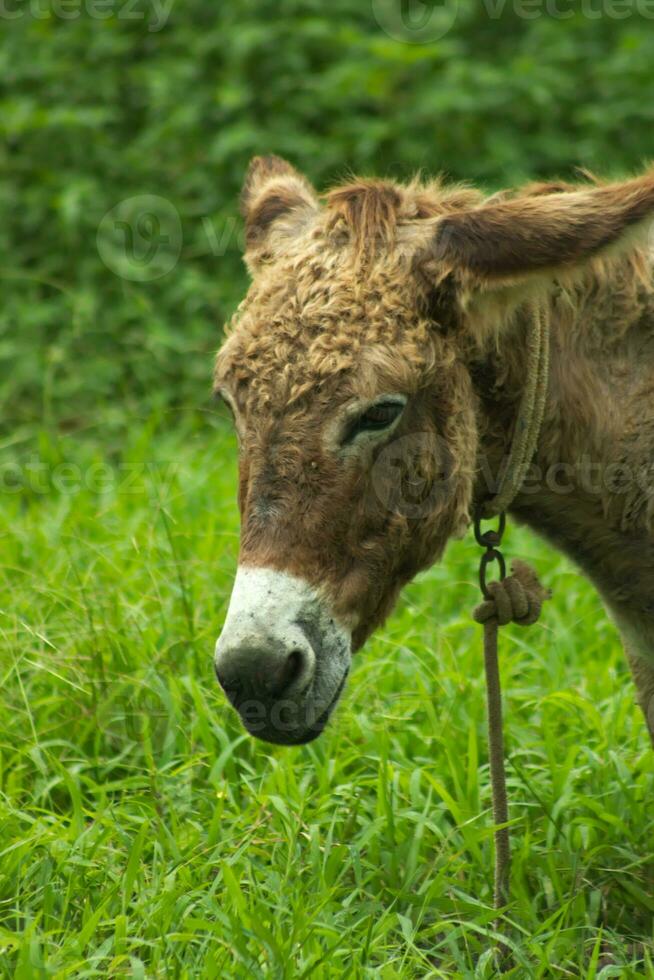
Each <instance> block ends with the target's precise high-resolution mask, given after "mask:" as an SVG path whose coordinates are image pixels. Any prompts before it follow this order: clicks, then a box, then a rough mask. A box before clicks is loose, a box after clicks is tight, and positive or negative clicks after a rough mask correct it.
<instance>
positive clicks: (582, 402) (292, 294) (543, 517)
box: [216, 158, 654, 696]
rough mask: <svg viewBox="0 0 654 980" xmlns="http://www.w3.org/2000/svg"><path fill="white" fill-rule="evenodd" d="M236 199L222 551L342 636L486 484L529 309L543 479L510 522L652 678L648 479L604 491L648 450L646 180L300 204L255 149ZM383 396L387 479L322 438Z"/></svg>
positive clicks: (381, 611)
mask: <svg viewBox="0 0 654 980" xmlns="http://www.w3.org/2000/svg"><path fill="white" fill-rule="evenodd" d="M243 207H244V213H245V219H246V228H247V243H248V247H247V252H246V261H247V263H248V266H249V268H250V269H251V271H252V273H253V282H252V285H251V287H250V290H249V292H248V294H247V296H246V298H245V300H244V301H243V303H242V304H241V306H240V308H239V310H238V311H237V313H236V315H235V317H234V318H233V321H232V323H231V325H230V327H229V329H228V337H227V340H226V342H225V344H224V347H223V349H222V350H221V352H220V354H219V356H218V359H217V364H216V388H217V389H218V390H219V391H222V392H224V393H225V394H226V396H227V397H228V399H229V400H230V402H231V403H232V405H233V407H234V410H235V412H236V415H237V419H238V426H239V430H240V439H241V462H240V467H241V477H240V507H241V514H242V525H243V531H242V541H241V555H242V560H244V561H246V562H247V563H248V564H252V565H258V564H259V565H266V566H270V567H273V568H278V569H282V570H288V571H291V572H295V573H296V574H298V575H301V576H302V577H303V578H305V579H307V580H308V581H309V582H312V583H314V584H315V585H318V586H319V587H320V588H321V589H322V590H323V591H324V592H325V593H327V594H328V595H329V596H330V598H331V600H332V601H333V604H334V609H335V611H336V613H337V614H338V615H339V616H341V617H342V618H343V619H344V621H351V622H352V623H353V624H356V625H355V627H354V643H355V645H360V644H361V643H362V642H363V641H364V640H365V638H366V636H368V635H369V633H370V632H371V631H372V630H373V629H374V628H375V626H376V625H378V623H379V622H381V621H382V619H383V618H384V616H385V615H387V613H388V612H389V610H390V608H391V607H392V604H393V601H394V599H395V596H396V595H397V592H398V590H399V589H400V588H401V586H402V585H403V584H404V583H405V582H406V581H407V580H408V579H410V578H411V577H412V576H413V575H414V574H415V573H416V571H417V570H418V569H420V568H424V567H425V566H427V565H429V564H430V563H432V562H433V561H435V560H437V559H438V557H439V556H440V555H441V553H442V551H443V549H444V547H445V545H446V543H447V541H448V539H449V538H450V537H451V536H452V535H453V534H457V533H460V532H461V530H462V529H463V528H464V527H465V525H466V523H467V522H468V521H469V517H470V511H471V507H472V505H473V502H474V501H475V500H478V499H480V498H481V497H482V496H483V495H484V494H485V493H487V492H489V489H490V488H489V487H488V485H487V484H488V481H487V477H488V474H496V473H497V470H498V467H499V465H500V463H501V460H502V457H503V455H504V454H505V453H506V450H507V446H508V442H509V436H510V431H511V427H512V424H513V421H514V419H515V412H516V406H517V405H518V404H519V400H520V396H521V392H522V386H523V383H524V373H525V331H526V329H527V326H528V318H527V315H526V312H525V311H526V309H527V301H529V302H534V301H535V302H539V303H541V304H542V305H543V308H544V309H545V310H546V311H547V313H548V316H549V319H550V323H551V333H552V348H553V353H552V368H551V377H550V383H549V393H548V401H547V407H546V412H545V420H544V423H543V429H542V434H541V439H540V443H539V447H538V451H537V453H536V456H535V459H534V472H535V473H536V474H537V473H538V472H540V477H538V478H536V479H535V480H534V486H533V487H530V488H525V489H524V490H523V493H522V494H521V495H520V496H519V497H518V498H517V500H516V501H515V505H514V508H513V509H514V513H515V515H516V516H517V517H518V518H520V519H522V520H524V521H525V522H526V523H528V524H530V525H531V526H532V527H534V528H535V529H536V530H537V531H539V532H540V533H541V534H544V535H545V536H546V537H548V538H549V539H550V540H552V541H553V542H554V543H555V544H556V545H557V546H559V547H560V548H562V549H563V550H564V551H566V552H567V553H568V554H571V555H572V556H573V557H574V558H575V559H576V560H577V561H578V562H579V564H580V565H581V566H582V567H583V568H584V570H585V571H586V572H587V574H589V575H590V577H591V578H592V579H593V580H594V581H595V582H596V583H597V585H598V587H599V589H600V591H601V592H602V594H603V595H604V597H605V599H606V600H607V604H608V605H609V606H610V608H611V609H612V611H613V612H614V614H615V615H616V618H617V619H618V621H619V623H620V625H621V628H622V629H623V632H625V634H626V633H628V632H629V631H630V629H631V627H630V626H629V625H628V624H633V629H632V630H631V632H632V633H635V635H637V636H639V637H641V640H642V642H640V644H639V645H638V644H636V645H637V646H638V652H637V656H638V657H639V658H640V660H643V661H644V660H646V659H647V658H649V659H650V660H651V662H652V664H653V665H654V590H653V586H652V583H653V582H654V537H653V531H652V525H653V521H654V503H653V500H654V476H653V475H652V473H651V472H650V474H649V477H648V478H647V479H646V481H645V484H644V485H641V484H640V483H638V482H637V481H635V479H632V480H631V482H630V483H629V485H628V486H627V487H626V489H620V490H616V488H615V487H614V486H612V485H611V484H610V481H608V482H607V478H606V477H607V473H608V472H609V471H610V470H611V468H612V467H613V468H615V467H617V468H619V467H622V468H623V469H624V468H625V467H631V469H632V470H633V471H634V472H635V471H636V470H639V469H643V468H645V469H646V468H647V466H649V465H650V464H651V460H652V458H653V457H654V418H653V416H654V412H653V410H652V405H653V401H654V286H653V274H652V257H651V255H650V252H649V251H648V249H647V248H646V247H645V245H643V244H642V241H643V234H644V232H643V229H644V228H645V227H646V223H647V221H648V220H649V219H650V218H651V216H652V215H653V214H654V173H652V172H648V173H646V174H645V175H644V176H642V177H639V178H636V179H634V180H631V181H625V182H623V183H613V184H601V183H596V184H593V185H589V184H588V183H586V184H584V185H581V186H580V187H579V188H577V187H574V186H572V185H562V184H556V185H529V186H527V187H526V188H523V189H518V190H517V191H514V192H511V193H505V194H503V195H501V196H495V197H493V198H489V199H488V200H486V201H485V200H484V199H483V197H482V195H480V194H479V193H478V192H477V191H475V190H472V189H470V188H466V187H458V186H456V187H447V186H445V185H443V184H442V183H441V182H440V181H431V182H422V181H419V180H414V181H412V182H411V183H409V184H407V185H401V184H397V183H393V182H390V181H376V180H370V179H355V180H353V181H350V182H349V183H347V184H345V185H343V186H340V187H337V188H334V189H332V190H331V191H330V192H329V193H328V194H327V195H326V197H325V199H324V201H323V202H322V204H321V202H320V199H319V197H318V195H317V194H316V193H315V192H314V191H313V189H312V188H311V186H310V185H309V183H308V181H306V179H305V178H304V177H302V176H301V175H300V174H298V173H297V172H296V171H295V170H294V169H293V168H292V167H291V166H290V165H289V164H287V163H285V162H284V161H281V160H279V159H278V158H257V160H255V161H254V162H253V164H252V165H251V168H250V172H249V174H248V178H247V181H246V187H245V190H244V195H243ZM389 392H390V393H393V392H397V393H401V394H402V395H404V396H405V397H406V398H407V400H408V401H407V408H406V410H405V412H404V415H403V417H402V419H401V422H400V424H399V427H398V428H397V429H396V430H395V431H394V432H393V437H392V439H393V442H392V443H391V446H396V447H400V448H399V449H398V450H397V453H398V454H399V457H398V458H396V459H395V460H394V462H393V466H396V467H397V471H395V470H393V469H392V466H391V469H390V470H389V469H388V467H389V466H390V465H391V464H390V463H389V461H388V460H387V459H386V456H385V453H386V447H385V444H384V443H383V441H382V442H379V443H378V444H376V445H375V446H374V447H373V448H371V449H370V451H366V452H365V453H364V452H359V453H358V454H357V453H356V452H349V451H346V449H345V448H343V446H342V445H341V444H340V443H339V442H338V440H336V439H335V436H334V431H333V430H334V426H335V425H336V420H337V419H339V418H340V417H341V416H342V414H343V413H344V412H346V411H347V410H348V406H349V405H350V404H352V403H354V402H357V403H365V402H366V400H371V399H373V398H375V397H377V396H379V395H380V394H384V393H389ZM417 434H422V435H421V436H420V438H417ZM588 465H591V466H593V467H595V468H596V469H597V470H598V471H599V473H600V475H601V479H600V485H599V486H598V487H597V488H593V487H589V486H588V485H587V481H586V474H585V473H584V467H587V466H588ZM557 467H558V468H559V469H560V468H561V467H563V469H564V471H565V473H566V479H567V481H568V484H566V488H565V490H562V489H561V487H560V485H559V484H560V479H559V478H558V477H553V476H552V474H553V473H554V472H555V470H556V468H557ZM402 474H404V475H406V474H408V479H409V483H411V484H412V486H417V485H419V486H420V488H421V489H420V492H421V494H422V498H421V499H422V501H423V505H422V506H421V507H419V508H417V511H416V510H415V509H414V510H413V511H411V513H408V512H406V508H405V510H404V511H403V510H402V508H401V507H400V508H399V509H398V508H396V507H395V508H394V507H393V506H391V507H389V494H391V490H392V484H393V481H394V480H395V481H396V482H397V480H400V479H402V478H403V476H402ZM548 474H549V476H548ZM557 480H558V483H557ZM380 487H381V490H380ZM391 496H392V494H391ZM409 510H411V509H410V508H409ZM625 624H627V625H625ZM643 624H645V625H643ZM648 624H649V625H648ZM630 648H631V650H632V651H633V649H634V642H633V638H632V640H630ZM637 674H638V672H637ZM642 674H643V672H642V671H640V674H638V676H642ZM647 683H648V684H649V683H650V681H648V682H647ZM643 696H644V695H643ZM648 696H649V695H648Z"/></svg>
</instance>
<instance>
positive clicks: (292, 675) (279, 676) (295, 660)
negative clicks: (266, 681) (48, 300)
mask: <svg viewBox="0 0 654 980" xmlns="http://www.w3.org/2000/svg"><path fill="white" fill-rule="evenodd" d="M304 660H305V658H304V654H303V652H302V651H301V650H291V652H290V653H289V654H288V656H287V657H286V660H285V661H284V663H283V665H282V666H281V667H280V669H279V670H278V671H277V672H276V673H275V675H274V677H273V678H272V683H271V685H270V686H271V688H272V690H271V692H270V693H271V694H272V695H273V696H279V695H280V694H283V693H284V691H286V690H288V688H289V687H290V686H291V684H293V682H294V681H296V680H297V679H298V677H299V676H300V674H301V673H302V669H303V667H304Z"/></svg>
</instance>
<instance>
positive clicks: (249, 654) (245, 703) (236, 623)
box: [214, 567, 350, 745]
mask: <svg viewBox="0 0 654 980" xmlns="http://www.w3.org/2000/svg"><path fill="white" fill-rule="evenodd" d="M214 663H215V670H216V676H217V678H218V681H219V683H220V685H221V687H222V688H223V690H224V692H225V694H226V695H227V698H228V699H229V701H230V703H231V704H232V705H233V707H234V708H236V710H237V711H238V713H239V716H240V718H241V720H242V722H243V724H244V725H245V727H246V729H247V730H248V731H249V732H250V733H251V734H252V735H256V736H257V737H258V738H261V739H263V740H264V741H267V742H275V743H278V744H281V745H299V744H302V743H304V742H309V741H311V740H312V739H314V738H316V737H317V736H318V735H319V734H320V732H321V731H322V730H323V728H324V727H325V725H326V723H327V721H328V719H329V716H330V714H331V712H332V710H333V708H334V706H335V705H336V702H337V701H338V698H339V696H340V694H341V691H342V690H343V687H344V685H345V680H346V678H347V674H348V671H349V665H350V636H349V634H348V633H347V631H346V630H344V629H343V628H342V627H341V626H339V625H338V624H337V622H336V621H335V619H334V618H333V617H332V616H331V614H330V610H329V607H328V604H327V603H326V601H325V600H324V599H323V598H322V597H321V596H319V595H318V593H317V592H316V591H315V590H314V589H313V588H311V586H309V585H308V584H307V583H306V582H304V581H303V580H302V579H300V578H297V577H296V576H293V575H289V574H288V573H286V572H279V571H275V570H274V569H268V568H250V567H241V568H239V570H238V572H237V575H236V580H235V582H234V589H233V592H232V597H231V601H230V604H229V610H228V612H227V618H226V620H225V625H224V627H223V631H222V633H221V634H220V637H219V639H218V642H217V644H216V655H215V662H214Z"/></svg>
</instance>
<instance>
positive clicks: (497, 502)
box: [473, 304, 550, 955]
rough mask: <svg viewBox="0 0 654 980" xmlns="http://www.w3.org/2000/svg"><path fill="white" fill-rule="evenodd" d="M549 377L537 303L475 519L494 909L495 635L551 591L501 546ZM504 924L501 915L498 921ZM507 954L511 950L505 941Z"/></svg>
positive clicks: (500, 856) (500, 785)
mask: <svg viewBox="0 0 654 980" xmlns="http://www.w3.org/2000/svg"><path fill="white" fill-rule="evenodd" d="M548 377H549V329H548V324H547V321H546V318H545V314H544V312H543V311H542V310H541V309H540V308H539V307H538V305H536V304H534V306H533V309H532V319H531V330H530V332H529V336H528V340H527V380H526V382H525V388H524V392H523V396H522V401H521V404H520V410H519V412H518V417H517V419H516V423H515V429H514V433H513V439H512V443H511V448H510V450H509V458H508V460H507V465H506V467H505V469H504V473H503V474H502V477H501V479H500V484H499V487H498V489H497V491H496V493H495V494H494V496H492V497H491V498H490V499H488V500H486V501H484V502H483V503H482V504H481V506H480V508H479V510H478V513H477V517H476V520H475V537H476V539H477V542H478V544H480V545H481V546H482V547H484V548H486V551H485V553H484V554H483V555H482V558H481V563H480V568H479V584H480V587H481V591H482V594H483V596H484V601H483V602H482V603H480V605H478V606H477V608H476V609H475V611H474V613H473V618H474V619H475V621H476V622H478V623H481V624H482V625H483V627H484V670H485V674H486V704H487V713H488V751H489V762H490V776H491V790H492V797H493V823H494V825H495V831H494V840H495V887H494V906H495V909H497V910H498V911H499V909H501V908H503V907H504V906H505V905H506V904H507V902H508V899H509V876H510V870H511V851H510V843H509V828H508V820H509V807H508V800H507V795H506V774H505V771H504V737H503V734H502V690H501V686H500V672H499V665H498V658H497V634H498V630H499V627H500V626H504V625H506V624H507V623H518V624H519V625H520V626H529V625H530V624H531V623H535V622H536V620H537V619H538V617H539V616H540V611H541V607H542V605H543V602H544V601H545V599H547V598H549V596H550V593H549V592H548V590H546V589H544V588H543V586H542V585H541V584H540V582H539V581H538V577H537V575H536V573H535V572H534V570H533V569H532V568H530V567H529V565H527V564H526V563H525V562H521V561H515V562H513V563H512V566H511V575H510V576H509V577H508V578H506V577H505V566H504V558H503V556H502V553H501V552H500V551H499V550H498V546H499V545H500V543H501V541H502V535H503V533H504V528H505V524H506V516H505V514H506V510H507V509H508V508H509V507H510V506H511V504H512V503H513V501H514V500H515V498H516V496H517V495H518V493H519V491H520V488H521V487H522V484H523V482H524V480H525V477H526V475H527V471H528V469H529V466H530V464H531V461H532V459H533V456H534V453H535V451H536V447H537V445H538V438H539V435H540V430H541V425H542V421H543V414H544V411H545V401H546V397H547V382H548ZM497 516H499V519H500V523H499V527H498V529H497V530H494V531H493V530H491V531H486V532H484V533H482V531H481V521H482V519H487V518H491V517H497ZM494 561H496V562H497V563H498V565H499V570H500V581H497V582H491V583H489V584H488V585H487V584H486V569H487V567H488V565H489V564H490V563H491V562H494ZM495 928H496V930H497V931H500V929H501V923H500V921H499V919H498V920H497V922H496V923H495ZM501 951H502V952H503V954H504V955H506V954H507V952H508V950H507V947H506V945H505V944H501Z"/></svg>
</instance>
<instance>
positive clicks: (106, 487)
mask: <svg viewBox="0 0 654 980" xmlns="http://www.w3.org/2000/svg"><path fill="white" fill-rule="evenodd" d="M16 438H17V441H18V440H23V442H22V443H21V444H20V445H18V446H14V447H13V449H10V451H11V452H19V456H17V457H16V458H17V459H18V458H19V459H21V460H22V463H21V467H20V468H13V469H12V468H9V469H6V470H5V471H4V472H3V490H4V492H3V493H1V494H0V569H1V571H0V642H1V643H2V651H3V652H2V658H1V661H0V667H1V677H2V718H3V724H2V735H1V736H0V785H1V789H2V795H1V797H0V973H1V975H2V976H3V977H4V976H7V977H9V976H14V977H17V978H21V980H32V978H40V977H61V978H63V977H75V978H82V977H108V976H109V977H116V976H132V977H136V978H138V977H188V978H195V977H203V978H204V977H207V978H209V977H211V978H213V977H215V978H222V977H228V978H230V977H237V978H240V977H243V978H249V977H254V978H257V977H266V978H269V977H272V978H279V980H282V978H284V980H286V978H289V980H290V978H296V980H300V978H303V980H304V978H309V977H311V978H315V980H320V978H327V977H329V978H332V977H335V978H340V977H352V978H368V977H369V978H382V980H390V978H396V977H398V978H412V977H416V978H418V977H419V978H425V977H447V978H451V977H480V978H483V977H490V976H492V975H494V972H493V964H492V960H491V955H490V940H489V929H491V928H492V926H491V922H492V919H493V914H492V911H491V910H490V907H489V903H490V901H491V887H492V849H491V830H490V815H489V803H490V800H489V782H488V770H487V754H486V743H485V710H484V687H483V678H482V671H481V649H480V637H479V633H478V628H477V627H475V626H474V625H473V624H472V623H471V620H470V610H471V608H472V607H473V606H474V605H475V603H476V601H477V591H476V584H475V579H476V567H477V549H476V546H475V545H474V542H473V541H472V538H471V537H470V538H468V539H466V540H465V541H463V542H459V543H457V544H456V545H455V546H453V547H452V548H451V549H450V551H449V552H448V557H447V561H446V562H445V563H444V564H443V565H442V566H440V567H438V568H434V569H432V570H431V571H430V572H428V573H426V574H424V575H423V576H421V578H420V579H419V581H417V582H415V583H414V584H413V585H412V586H411V587H410V588H408V589H407V590H406V592H405V594H404V596H403V598H402V601H401V603H400V605H399V607H398V609H397V610H396V612H395V615H394V616H393V617H392V619H391V620H390V621H389V622H388V623H387V625H386V627H385V628H384V629H383V630H382V631H381V632H380V633H379V634H378V635H377V636H376V637H375V638H373V640H372V641H370V642H369V643H368V644H367V646H366V648H365V650H364V651H363V652H362V653H361V654H359V655H357V658H356V662H355V668H354V670H353V673H352V677H351V681H350V684H349V689H348V690H347V692H346V696H345V698H344V701H343V704H342V706H341V708H340V709H339V711H338V713H337V716H336V718H335V719H334V720H333V722H332V724H331V725H330V727H329V729H328V731H327V732H326V734H325V735H324V736H323V737H322V738H321V739H319V740H318V741H317V742H315V743H313V744H311V745H309V746H307V747H304V748H298V749H282V748H273V747H269V746H265V745H263V744H259V743H256V742H254V741H253V740H251V739H250V738H249V737H246V736H245V735H244V734H243V731H242V730H241V728H240V727H239V724H238V722H237V720H236V719H235V716H234V715H233V713H232V712H231V710H230V709H229V708H228V707H227V706H226V703H225V702H224V700H223V698H222V697H221V695H220V691H219V689H218V687H217V684H216V682H215V680H214V676H213V669H212V651H213V645H214V641H215V638H216V636H217V634H218V632H219V629H220V626H221V622H222V619H223V616H224V612H225V609H226V603H227V599H228V596H229V591H230V585H231V578H232V575H233V572H234V567H235V561H236V554H237V544H238V520H237V513H236V507H235V503H234V488H235V479H236V464H235V447H234V441H233V438H232V436H231V433H230V432H229V429H228V426H227V423H226V422H225V420H224V419H223V418H222V416H214V415H212V414H210V413H209V414H193V413H191V412H186V413H185V412H181V413H177V414H174V415H165V416H159V417H156V418H151V419H140V420H137V419H135V420H133V421H131V422H130V423H129V424H128V425H126V426H125V428H124V430H123V431H122V434H121V435H120V437H118V436H117V435H116V431H115V430H112V432H111V433H110V434H107V433H104V432H103V431H101V430H95V431H93V432H90V433H85V434H77V435H76V436H75V437H74V438H73V436H69V437H62V436H59V437H57V438H56V439H55V438H54V437H53V436H52V434H51V433H50V432H49V431H48V430H47V429H44V430H43V431H39V432H34V431H26V432H23V433H22V434H21V433H19V435H18V436H17V437H16ZM101 446H105V447H106V449H104V450H103V451H102V453H101V452H100V449H99V447H101ZM5 448H8V447H5ZM506 550H507V553H508V554H509V555H512V556H516V555H522V556H525V557H528V558H529V559H532V560H534V561H535V562H536V564H537V566H538V568H539V571H540V572H541V573H542V577H543V579H544V581H545V582H546V583H547V584H548V585H551V586H552V587H553V588H554V590H555V597H554V600H553V601H552V602H551V603H549V604H548V606H547V607H546V611H545V613H544V615H543V618H542V620H541V623H540V624H539V625H538V626H536V627H533V628H531V629H530V630H529V631H520V630H518V629H513V630H508V631H506V632H505V634H504V639H503V643H502V651H501V657H502V672H503V680H504V685H505V697H506V715H507V717H506V738H507V749H508V756H509V761H508V773H509V783H510V795H511V814H512V819H513V847H514V865H513V886H512V887H513V904H512V907H511V909H510V912H509V917H510V919H511V921H512V922H513V924H514V928H513V932H512V935H513V939H512V942H513V943H514V946H515V960H516V966H515V968H514V970H513V973H512V975H513V976H515V977H520V978H522V977H575V978H577V977H583V978H592V977H624V978H628V977H643V976H645V977H654V966H653V964H654V933H653V925H652V922H653V919H654V857H653V855H652V851H653V849H654V848H653V842H654V754H653V753H652V752H651V751H650V750H649V743H648V739H647V736H646V732H645V729H644V725H643V722H642V719H641V717H640V715H639V712H638V709H637V708H636V707H635V704H634V693H633V688H632V685H631V682H630V679H629V676H628V671H627V668H626V665H625V662H624V660H623V656H622V653H621V650H620V647H619V644H618V640H617V636H616V633H615V631H614V629H613V628H612V626H611V625H610V624H609V623H608V622H607V620H606V618H605V616H604V613H603V611H602V608H601V606H600V603H599V601H598V599H597V597H596V596H595V594H594V592H593V591H592V589H591V588H590V587H589V586H588V585H587V584H586V583H584V582H583V581H582V580H581V579H580V578H579V577H578V576H577V574H576V573H575V571H574V569H573V568H572V567H571V566H570V565H569V564H568V563H567V562H565V561H564V560H562V559H561V558H559V557H558V556H556V555H554V554H553V553H551V552H550V551H548V550H547V549H546V548H545V547H544V546H542V545H540V544H539V543H537V542H536V541H535V540H534V539H533V538H532V537H531V536H529V535H527V534H526V533H523V532H519V531H516V530H515V529H513V530H511V532H510V535H509V537H508V541H507V549H506Z"/></svg>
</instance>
